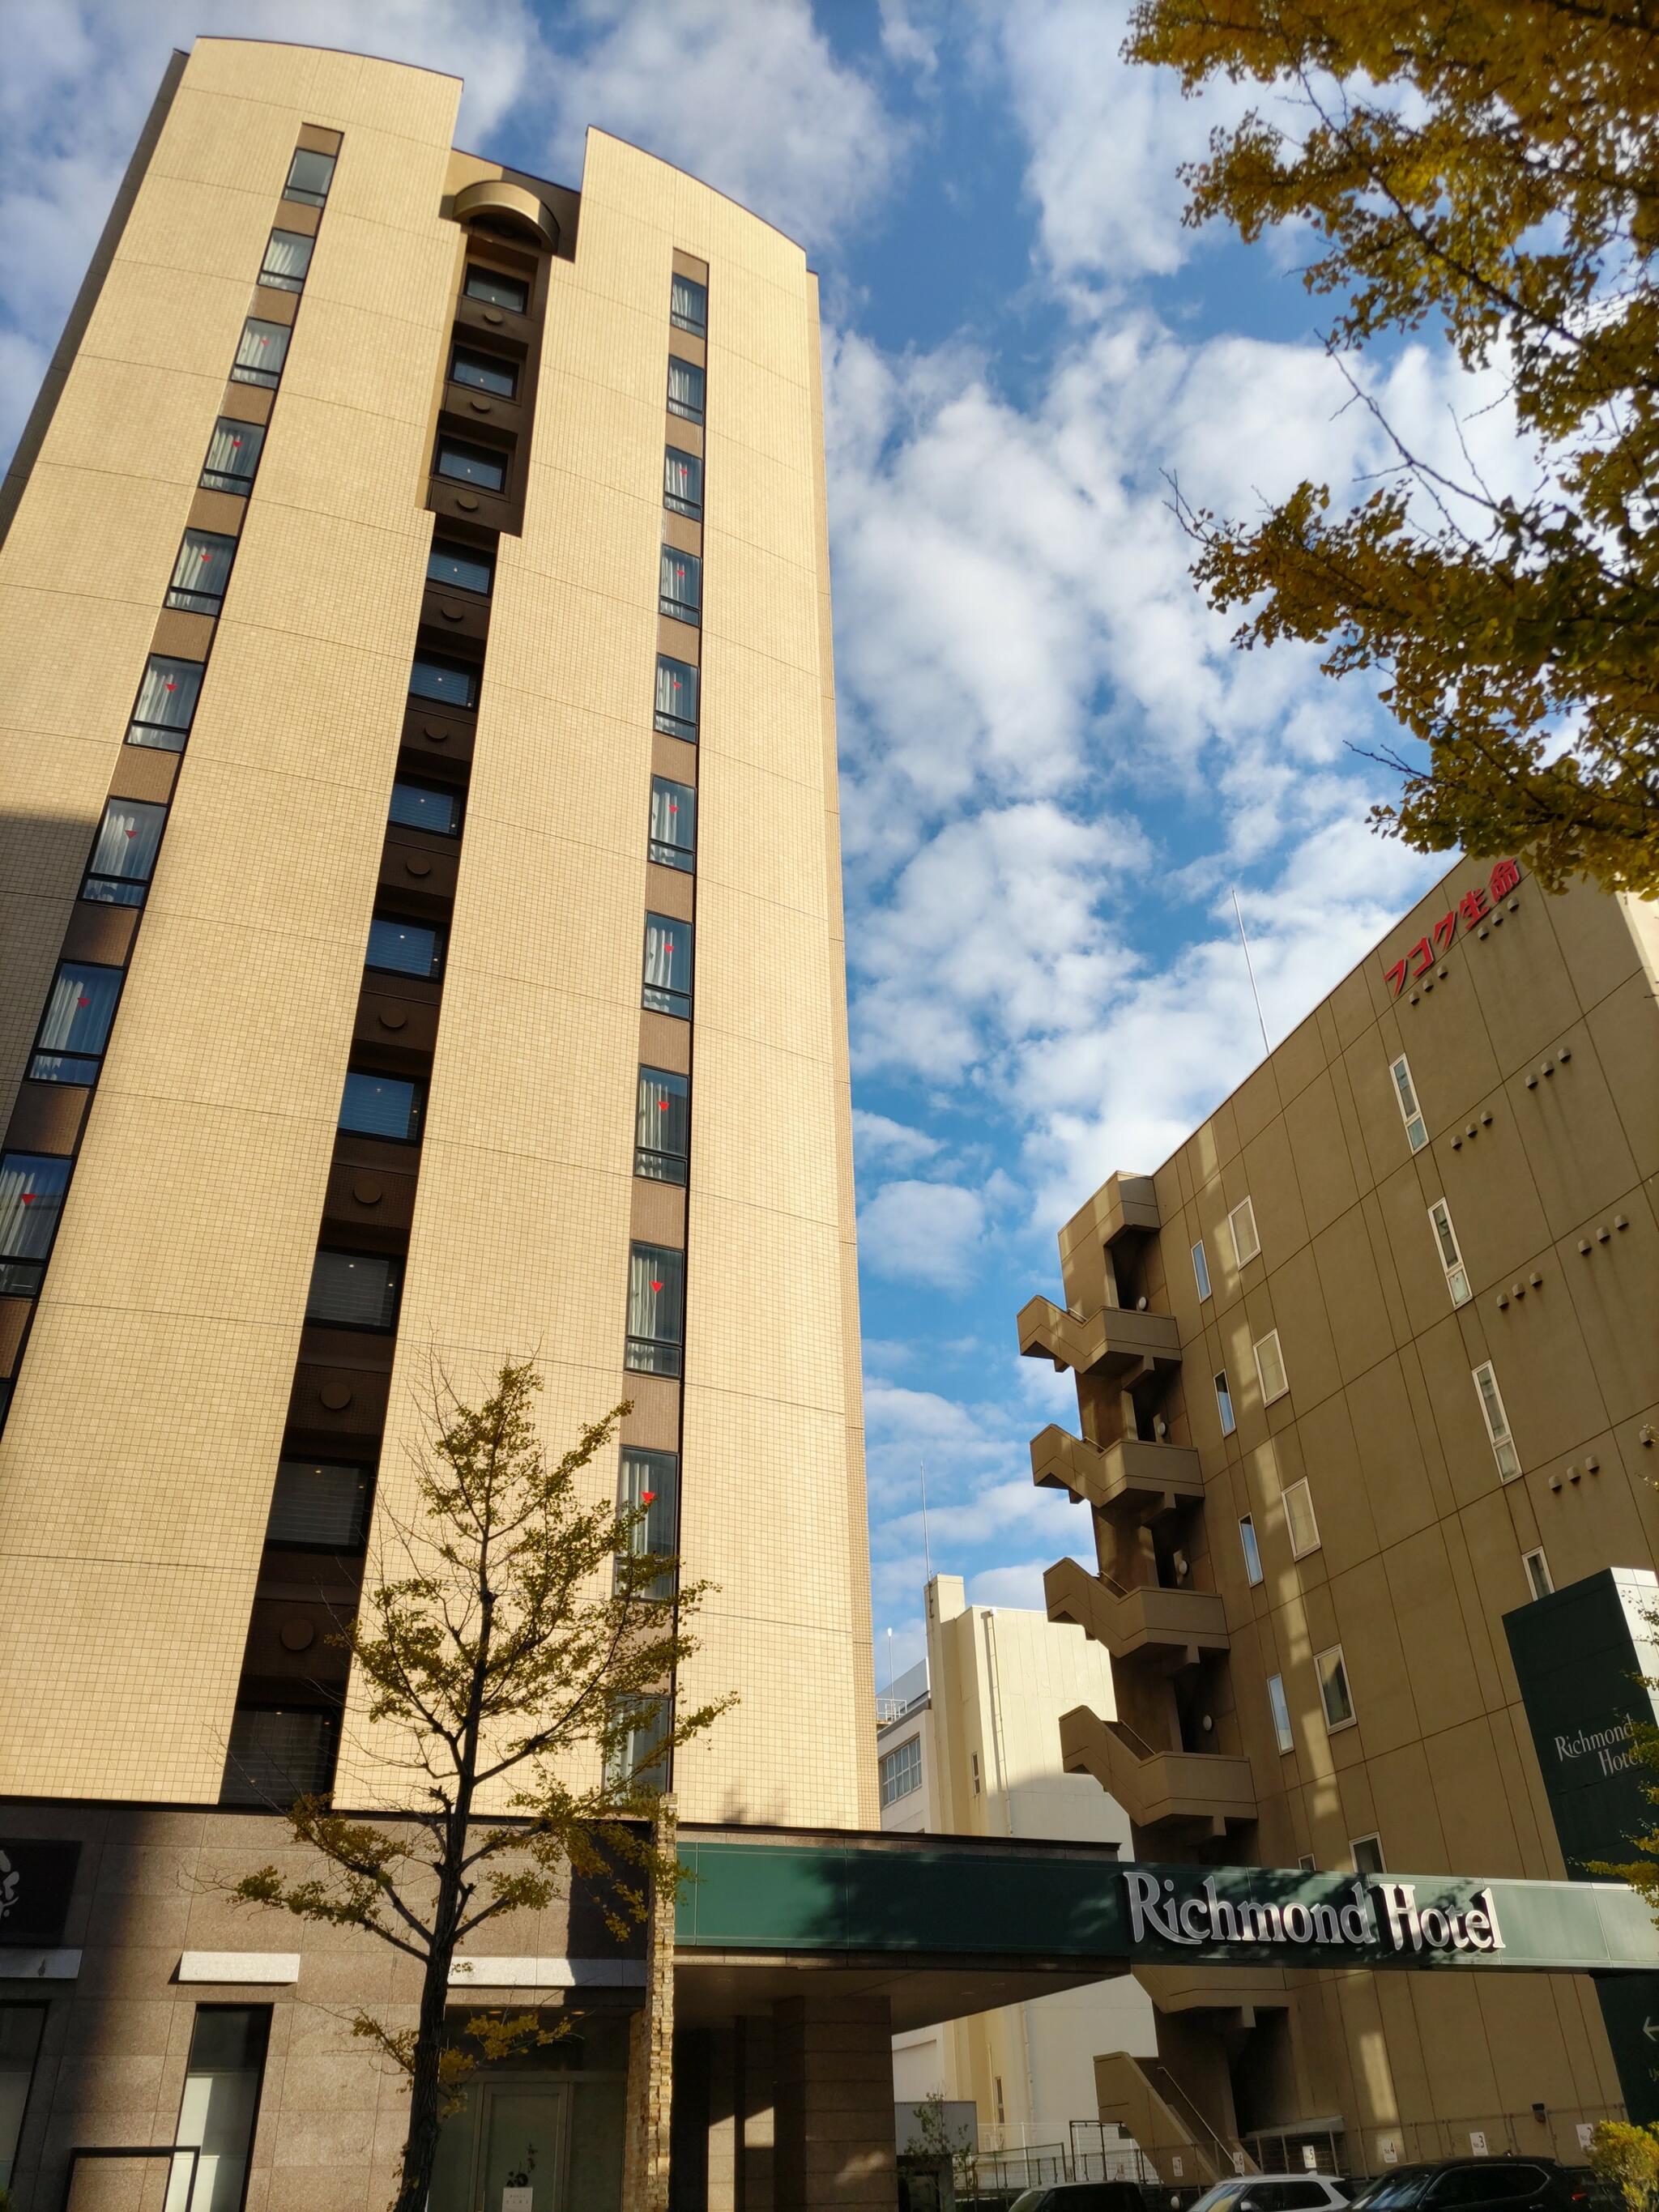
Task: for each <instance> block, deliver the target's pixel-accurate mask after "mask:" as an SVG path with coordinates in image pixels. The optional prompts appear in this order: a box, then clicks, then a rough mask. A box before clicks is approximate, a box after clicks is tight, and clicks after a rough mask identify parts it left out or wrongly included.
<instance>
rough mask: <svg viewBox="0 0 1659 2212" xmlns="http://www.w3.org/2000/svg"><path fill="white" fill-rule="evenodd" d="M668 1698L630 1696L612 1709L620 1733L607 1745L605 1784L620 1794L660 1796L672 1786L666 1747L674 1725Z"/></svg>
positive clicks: (608, 1788) (615, 1724) (613, 1720)
mask: <svg viewBox="0 0 1659 2212" xmlns="http://www.w3.org/2000/svg"><path fill="white" fill-rule="evenodd" d="M670 1711H671V1707H670V1705H669V1701H668V1699H666V1698H629V1699H628V1700H627V1701H626V1703H625V1704H621V1703H619V1704H618V1705H617V1706H615V1707H613V1709H612V1726H613V1728H614V1729H616V1731H617V1732H616V1734H615V1735H614V1736H613V1738H612V1740H611V1742H609V1743H608V1744H607V1745H606V1747H605V1788H606V1789H607V1790H611V1791H612V1792H614V1793H615V1794H617V1796H659V1795H660V1794H661V1792H662V1791H663V1790H666V1789H667V1787H668V1756H667V1753H666V1752H665V1750H664V1748H663V1746H664V1745H665V1742H666V1741H667V1737H668V1731H669V1728H670V1726H671V1723H670V1720H669V1714H670Z"/></svg>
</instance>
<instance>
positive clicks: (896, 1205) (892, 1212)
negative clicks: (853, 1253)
mask: <svg viewBox="0 0 1659 2212" xmlns="http://www.w3.org/2000/svg"><path fill="white" fill-rule="evenodd" d="M984 1233H985V1203H984V1200H982V1199H981V1196H980V1194H979V1193H978V1192H977V1191H974V1190H966V1189H964V1188H963V1187H962V1185H961V1184H959V1183H951V1182H889V1183H884V1184H883V1185H882V1187H881V1188H880V1189H879V1190H878V1191H877V1193H876V1194H875V1195H874V1197H873V1198H872V1199H871V1200H869V1201H868V1203H867V1204H866V1206H865V1207H864V1209H863V1211H862V1212H860V1216H859V1243H860V1249H861V1251H862V1252H863V1254H864V1257H865V1259H866V1261H867V1262H868V1263H869V1265H870V1266H871V1267H873V1268H874V1269H875V1270H876V1272H877V1273H878V1274H881V1275H890V1276H892V1277H894V1278H896V1279H897V1280H899V1281H901V1282H908V1283H931V1284H933V1285H936V1286H937V1287H938V1288H939V1289H941V1290H956V1291H960V1290H963V1289H965V1288H966V1287H967V1285H968V1284H969V1282H970V1281H971V1279H972V1277H973V1273H974V1268H975V1260H976V1256H977V1254H978V1249H979V1246H980V1243H981V1238H982V1237H983V1236H984Z"/></svg>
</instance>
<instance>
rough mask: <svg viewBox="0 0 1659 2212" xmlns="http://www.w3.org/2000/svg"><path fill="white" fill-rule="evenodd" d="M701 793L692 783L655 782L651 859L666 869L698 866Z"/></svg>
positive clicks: (656, 778)
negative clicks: (698, 801)
mask: <svg viewBox="0 0 1659 2212" xmlns="http://www.w3.org/2000/svg"><path fill="white" fill-rule="evenodd" d="M696 851H697V794H696V792H695V791H693V789H692V788H691V787H690V784H689V783H671V782H670V781H669V779H668V778H667V777H666V776H665V775H653V777H652V779H651V857H652V859H653V860H657V861H659V862H660V863H661V865H662V866H664V867H665V868H683V869H684V870H685V872H687V873H688V874H690V872H691V870H692V869H693V868H694V867H695V866H696Z"/></svg>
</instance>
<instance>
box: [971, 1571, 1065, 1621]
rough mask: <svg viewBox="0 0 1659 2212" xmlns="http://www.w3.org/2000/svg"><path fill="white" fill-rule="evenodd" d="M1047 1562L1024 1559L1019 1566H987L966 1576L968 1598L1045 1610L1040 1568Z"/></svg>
mask: <svg viewBox="0 0 1659 2212" xmlns="http://www.w3.org/2000/svg"><path fill="white" fill-rule="evenodd" d="M1049 1564H1050V1562H1049V1561H1048V1560H1047V1559H1025V1560H1023V1561H1022V1562H1021V1563H1020V1564H1019V1565H1018V1566H1008V1567H987V1568H986V1569H985V1570H984V1571H983V1572H982V1573H981V1574H977V1575H974V1576H972V1577H970V1578H969V1583H968V1602H969V1605H1000V1606H1014V1607H1020V1608H1021V1609H1023V1610H1024V1611H1026V1612H1030V1613H1043V1612H1046V1610H1047V1607H1046V1606H1045V1605H1044V1603H1043V1597H1042V1571H1043V1569H1044V1568H1045V1567H1046V1566H1048V1565H1049Z"/></svg>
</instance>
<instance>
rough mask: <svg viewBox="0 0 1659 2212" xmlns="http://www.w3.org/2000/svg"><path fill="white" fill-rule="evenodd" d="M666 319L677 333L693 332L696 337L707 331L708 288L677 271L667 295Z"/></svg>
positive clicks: (704, 334) (702, 335) (703, 335)
mask: <svg viewBox="0 0 1659 2212" xmlns="http://www.w3.org/2000/svg"><path fill="white" fill-rule="evenodd" d="M668 319H669V321H670V322H671V323H672V324H673V325H674V327H675V329H676V330H677V331H695V332H696V335H697V337H706V336H707V334H708V286H707V284H699V283H698V282H697V280H696V277H695V276H681V275H680V273H679V271H678V270H675V272H674V276H673V281H672V283H671V286H670V288H669V293H668Z"/></svg>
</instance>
